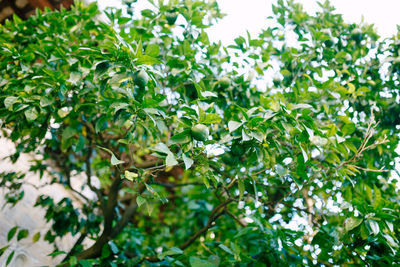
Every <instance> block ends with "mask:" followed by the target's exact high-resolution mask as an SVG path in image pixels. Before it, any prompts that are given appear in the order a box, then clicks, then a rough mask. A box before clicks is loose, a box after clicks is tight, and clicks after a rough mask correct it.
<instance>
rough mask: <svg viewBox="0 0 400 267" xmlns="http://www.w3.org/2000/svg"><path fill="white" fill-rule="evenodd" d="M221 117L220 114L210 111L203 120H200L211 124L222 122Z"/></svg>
mask: <svg viewBox="0 0 400 267" xmlns="http://www.w3.org/2000/svg"><path fill="white" fill-rule="evenodd" d="M221 120H222V119H221V117H220V116H219V115H218V114H215V113H209V114H206V116H205V117H204V118H202V120H199V123H204V124H211V123H220V122H221Z"/></svg>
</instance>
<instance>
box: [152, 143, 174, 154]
mask: <svg viewBox="0 0 400 267" xmlns="http://www.w3.org/2000/svg"><path fill="white" fill-rule="evenodd" d="M150 149H151V150H153V151H156V152H159V153H162V154H167V155H168V154H172V152H171V150H169V148H168V146H167V145H166V144H164V143H158V144H156V145H155V146H153V147H151V148H150Z"/></svg>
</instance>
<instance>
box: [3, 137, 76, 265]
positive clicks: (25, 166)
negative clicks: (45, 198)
mask: <svg viewBox="0 0 400 267" xmlns="http://www.w3.org/2000/svg"><path fill="white" fill-rule="evenodd" d="M13 151H15V146H14V144H13V143H12V142H11V141H9V140H7V139H5V138H1V137H0V172H3V171H21V172H28V170H29V166H30V160H31V159H32V158H33V157H32V156H31V155H27V154H22V155H21V156H20V158H19V159H18V161H17V162H16V163H15V164H12V163H11V162H10V161H9V160H8V159H4V157H6V156H8V155H10V154H12V153H13ZM25 178H26V179H24V182H25V184H24V185H23V189H24V190H25V195H24V197H23V199H22V200H21V201H20V202H19V203H18V204H17V205H15V206H14V207H11V206H10V205H9V204H8V205H4V204H5V201H4V198H3V196H4V194H5V193H6V192H7V188H0V248H2V247H4V246H6V245H10V248H9V249H8V250H7V251H6V252H5V253H4V254H3V255H2V257H0V266H1V267H3V266H5V263H6V260H7V257H8V255H9V254H10V253H11V251H12V250H15V254H14V257H13V261H12V262H11V263H10V265H9V266H14V267H16V266H18V267H20V266H26V267H34V266H55V265H56V264H57V263H59V262H60V261H61V259H62V258H63V255H60V256H58V257H56V258H54V259H52V258H51V257H49V256H47V255H48V254H49V253H51V252H52V251H53V246H52V245H50V244H49V243H48V242H47V241H44V240H43V236H44V235H45V233H46V231H47V230H48V229H49V224H48V223H46V221H45V219H44V214H45V212H44V210H43V209H42V208H40V207H33V205H34V203H35V201H36V198H37V197H38V196H39V195H40V194H46V195H50V196H51V197H53V198H54V200H55V201H56V202H57V201H59V200H61V199H62V198H64V197H71V198H72V199H74V200H75V202H74V203H75V204H76V205H79V201H78V199H77V198H76V196H72V195H71V194H70V193H69V192H68V191H67V190H66V189H64V188H63V187H62V186H61V185H46V186H43V187H40V186H41V185H43V184H46V183H47V182H48V181H49V179H48V177H46V176H44V177H43V178H42V179H40V178H39V175H37V174H34V173H29V172H28V174H27V175H26V177H25ZM46 178H47V179H46ZM31 184H33V185H35V186H36V187H40V188H39V189H37V188H35V186H32V185H31ZM14 226H18V227H20V228H24V229H27V230H29V237H27V238H25V239H22V240H20V241H18V242H17V240H16V236H14V238H13V239H12V240H11V241H10V242H8V241H7V234H8V231H9V230H10V229H11V228H12V227H14ZM37 232H40V233H41V238H40V240H39V241H38V242H36V243H34V242H33V241H32V236H33V235H34V234H35V233H37ZM76 238H77V236H75V237H71V236H68V237H64V238H63V239H62V240H61V239H58V240H57V239H56V243H57V245H58V247H59V249H60V250H65V251H69V250H70V248H71V247H72V245H73V243H74V240H75V239H76Z"/></svg>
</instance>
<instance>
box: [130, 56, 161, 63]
mask: <svg viewBox="0 0 400 267" xmlns="http://www.w3.org/2000/svg"><path fill="white" fill-rule="evenodd" d="M159 63H161V61H160V60H159V59H157V58H154V57H149V56H146V55H144V56H141V57H140V58H138V59H137V60H136V65H156V64H159Z"/></svg>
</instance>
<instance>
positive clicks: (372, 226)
mask: <svg viewBox="0 0 400 267" xmlns="http://www.w3.org/2000/svg"><path fill="white" fill-rule="evenodd" d="M367 222H368V225H369V227H370V229H371V231H372V233H373V234H374V235H377V234H379V224H378V222H377V221H375V220H368V221H367Z"/></svg>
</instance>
